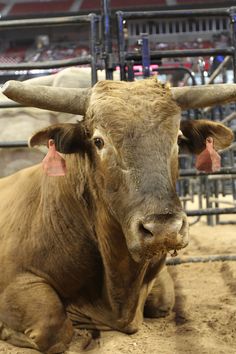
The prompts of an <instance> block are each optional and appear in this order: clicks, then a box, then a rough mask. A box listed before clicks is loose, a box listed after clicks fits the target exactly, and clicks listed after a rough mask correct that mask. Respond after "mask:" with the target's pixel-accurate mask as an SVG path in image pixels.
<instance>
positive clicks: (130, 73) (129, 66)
mask: <svg viewBox="0 0 236 354" xmlns="http://www.w3.org/2000/svg"><path fill="white" fill-rule="evenodd" d="M133 65H134V63H133V62H132V61H129V62H127V69H128V72H127V74H128V78H127V79H128V81H134V69H133Z"/></svg>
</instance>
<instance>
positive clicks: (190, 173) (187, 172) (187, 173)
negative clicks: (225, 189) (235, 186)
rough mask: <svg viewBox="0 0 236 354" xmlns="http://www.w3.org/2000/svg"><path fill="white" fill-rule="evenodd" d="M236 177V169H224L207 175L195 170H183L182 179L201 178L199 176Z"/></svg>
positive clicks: (181, 172)
mask: <svg viewBox="0 0 236 354" xmlns="http://www.w3.org/2000/svg"><path fill="white" fill-rule="evenodd" d="M229 174H230V175H236V168H234V167H222V168H221V169H220V171H216V172H211V173H205V172H199V171H197V170H196V169H194V168H191V169H186V170H181V171H180V174H179V175H180V177H199V176H217V175H218V176H220V175H229Z"/></svg>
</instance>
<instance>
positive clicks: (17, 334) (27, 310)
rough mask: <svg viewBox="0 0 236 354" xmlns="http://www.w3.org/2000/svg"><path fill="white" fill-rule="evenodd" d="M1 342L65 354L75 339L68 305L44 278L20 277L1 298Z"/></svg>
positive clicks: (27, 275) (26, 275)
mask: <svg viewBox="0 0 236 354" xmlns="http://www.w3.org/2000/svg"><path fill="white" fill-rule="evenodd" d="M0 320H1V323H2V324H1V326H0V339H2V340H5V341H7V342H9V343H11V344H13V345H16V346H19V347H25V348H33V349H36V350H39V351H40V352H43V353H50V354H54V353H62V352H64V351H65V350H66V348H67V347H68V344H69V343H70V341H71V338H72V336H73V327H72V323H71V321H70V320H69V319H68V318H67V315H66V312H65V309H64V306H63V304H62V302H61V300H60V298H59V296H58V295H57V293H56V292H55V290H54V289H53V288H52V287H51V286H50V285H48V284H47V283H46V282H45V280H44V279H42V278H40V277H37V276H35V275H32V274H24V275H21V276H18V278H17V279H15V280H14V282H12V283H11V284H10V285H9V286H8V287H7V288H6V289H5V290H4V291H3V292H2V293H1V295H0Z"/></svg>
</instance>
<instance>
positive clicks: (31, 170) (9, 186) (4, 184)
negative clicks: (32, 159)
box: [0, 164, 42, 194]
mask: <svg viewBox="0 0 236 354" xmlns="http://www.w3.org/2000/svg"><path fill="white" fill-rule="evenodd" d="M41 177H42V167H41V166H40V164H38V165H34V166H31V167H27V168H25V169H23V170H20V171H18V172H15V173H14V174H12V175H10V176H6V177H3V178H1V179H0V194H2V193H4V192H7V191H8V190H11V191H12V192H14V193H15V194H17V191H21V192H22V191H23V190H22V188H23V187H24V186H25V188H26V189H28V188H27V186H28V187H29V185H36V184H37V183H38V181H39V180H40V179H41Z"/></svg>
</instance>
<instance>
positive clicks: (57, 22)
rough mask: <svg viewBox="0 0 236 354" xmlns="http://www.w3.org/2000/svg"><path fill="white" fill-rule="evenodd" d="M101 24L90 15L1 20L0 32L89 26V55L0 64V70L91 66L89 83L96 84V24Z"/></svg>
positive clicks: (94, 16)
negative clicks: (72, 25) (19, 29)
mask: <svg viewBox="0 0 236 354" xmlns="http://www.w3.org/2000/svg"><path fill="white" fill-rule="evenodd" d="M100 22H101V17H100V16H98V15H96V14H94V13H91V14H89V15H84V16H82V15H81V16H70V15H69V16H61V17H49V18H39V19H38V18H34V19H18V20H5V21H4V20H3V21H0V31H1V30H7V29H12V28H32V27H49V26H53V27H55V26H64V25H71V24H75V25H81V24H86V23H87V24H88V25H90V37H91V38H90V52H91V54H90V55H88V56H86V57H83V58H80V57H76V58H72V59H65V60H50V61H45V62H27V63H17V64H2V65H0V70H31V69H49V68H62V67H68V66H73V65H86V64H89V65H91V81H92V84H95V83H96V82H97V48H96V46H97V37H98V33H99V32H100V31H98V30H97V26H98V24H100Z"/></svg>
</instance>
